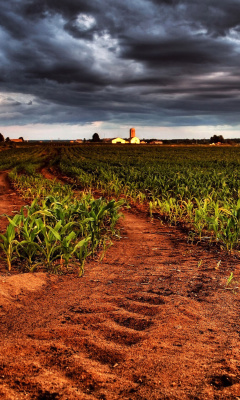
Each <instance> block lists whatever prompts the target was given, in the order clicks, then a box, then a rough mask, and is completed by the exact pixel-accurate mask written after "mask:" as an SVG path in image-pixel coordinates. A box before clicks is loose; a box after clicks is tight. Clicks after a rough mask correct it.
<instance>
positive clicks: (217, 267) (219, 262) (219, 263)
mask: <svg viewBox="0 0 240 400" xmlns="http://www.w3.org/2000/svg"><path fill="white" fill-rule="evenodd" d="M221 262H222V260H219V261H218V263H217V265H216V267H215V269H217V270H218V269H219V267H220V265H221Z"/></svg>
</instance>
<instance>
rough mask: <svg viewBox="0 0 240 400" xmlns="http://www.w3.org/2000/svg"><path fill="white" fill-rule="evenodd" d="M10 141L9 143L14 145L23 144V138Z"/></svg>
mask: <svg viewBox="0 0 240 400" xmlns="http://www.w3.org/2000/svg"><path fill="white" fill-rule="evenodd" d="M10 141H11V142H14V143H22V142H24V140H23V138H19V139H10Z"/></svg>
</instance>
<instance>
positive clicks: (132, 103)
mask: <svg viewBox="0 0 240 400" xmlns="http://www.w3.org/2000/svg"><path fill="white" fill-rule="evenodd" d="M0 15H1V20H0V59H1V63H0V132H2V134H3V135H4V136H5V137H7V136H9V137H10V138H17V137H20V136H23V137H24V138H25V139H56V140H57V139H77V138H86V139H89V138H91V137H92V135H93V133H95V132H97V133H99V136H100V138H107V137H116V136H121V137H127V136H128V133H129V128H131V127H135V129H136V134H137V136H139V137H140V138H153V137H154V138H157V139H173V138H190V139H191V138H195V139H197V138H209V137H210V136H212V135H213V134H222V135H223V136H224V137H225V138H234V137H240V0H202V1H194V0H179V1H178V0H91V1H87V0H8V1H6V0H0Z"/></svg>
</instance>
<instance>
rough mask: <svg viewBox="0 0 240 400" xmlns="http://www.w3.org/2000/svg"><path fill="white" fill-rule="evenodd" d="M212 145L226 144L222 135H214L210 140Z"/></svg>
mask: <svg viewBox="0 0 240 400" xmlns="http://www.w3.org/2000/svg"><path fill="white" fill-rule="evenodd" d="M210 143H224V138H223V136H222V135H213V136H212V137H211V138H210Z"/></svg>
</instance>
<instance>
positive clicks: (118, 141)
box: [112, 137, 127, 144]
mask: <svg viewBox="0 0 240 400" xmlns="http://www.w3.org/2000/svg"><path fill="white" fill-rule="evenodd" d="M112 143H114V144H115V143H127V142H126V140H124V139H122V138H120V137H117V138H115V139H113V140H112Z"/></svg>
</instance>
